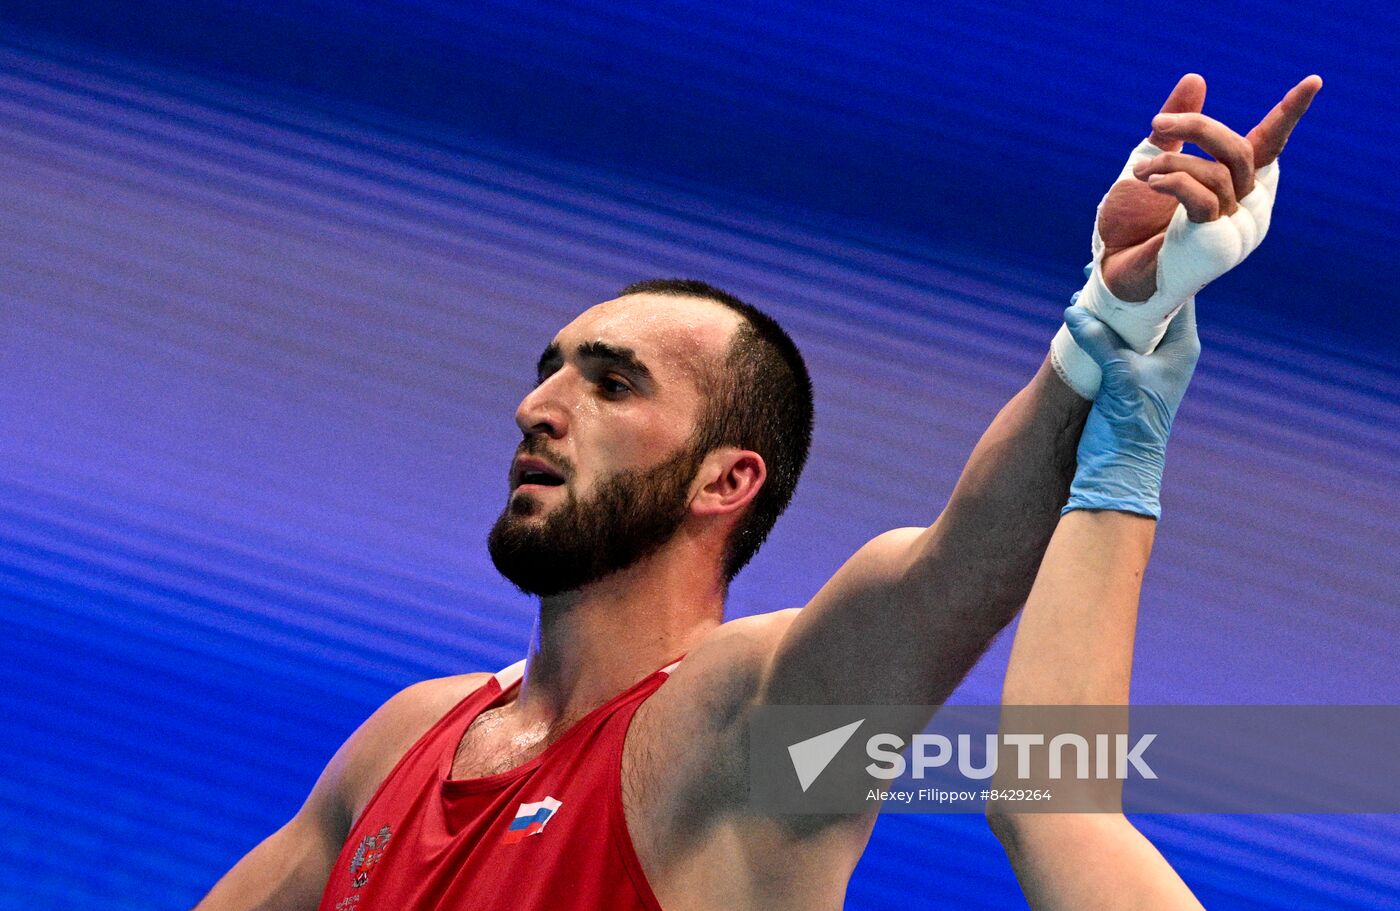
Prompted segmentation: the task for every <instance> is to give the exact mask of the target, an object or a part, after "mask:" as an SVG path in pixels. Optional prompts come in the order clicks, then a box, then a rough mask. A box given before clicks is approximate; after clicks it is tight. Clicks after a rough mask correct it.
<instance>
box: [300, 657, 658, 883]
mask: <svg viewBox="0 0 1400 911" xmlns="http://www.w3.org/2000/svg"><path fill="white" fill-rule="evenodd" d="M678 663H679V662H678ZM524 667H525V662H524V661H521V662H519V663H517V664H514V665H511V666H510V667H508V668H506V669H505V670H503V671H501V672H500V673H498V674H496V675H495V676H493V677H492V678H491V679H490V680H488V681H487V682H486V683H485V684H483V685H482V686H481V687H480V688H478V689H477V690H476V691H475V692H473V693H472V694H471V695H469V696H467V697H466V698H465V699H463V700H462V701H461V702H459V703H458V704H457V705H456V706H455V707H454V708H453V709H452V710H451V711H449V712H448V713H447V714H446V715H444V716H443V717H442V718H441V719H439V720H438V722H437V723H436V724H434V725H433V726H432V727H431V728H429V729H428V732H427V733H425V734H424V735H423V736H422V737H420V738H419V739H418V742H417V743H415V744H414V745H413V746H412V747H411V748H409V750H408V752H407V753H405V754H404V756H403V758H402V759H400V760H399V762H398V764H397V765H396V766H395V767H394V770H393V771H392V772H390V773H389V776H388V777H387V778H385V779H384V781H383V783H382V784H380V786H379V790H378V791H376V792H375V795H374V797H372V798H371V799H370V802H369V804H368V805H367V806H366V807H365V809H364V811H363V812H362V813H361V814H360V818H359V820H357V821H356V823H355V825H354V827H353V828H352V829H351V830H350V836H349V838H348V839H347V840H346V842H345V845H344V846H343V847H342V848H341V850H340V857H339V858H337V859H336V862H335V866H334V867H332V868H331V875H330V880H329V882H327V884H326V891H325V893H324V894H323V895H322V896H321V904H320V911H430V909H440V911H459V909H460V911H467V909H470V911H498V909H499V911H507V909H508V911H536V909H539V911H543V909H549V911H583V909H589V911H593V909H608V911H631V909H637V911H661V906H660V905H659V904H658V903H657V900H656V896H655V895H654V894H652V891H651V886H650V885H648V883H647V880H646V876H645V875H644V874H643V873H642V868H641V864H640V863H639V862H638V860H637V854H636V851H635V850H634V849H633V847H632V839H631V837H630V835H629V834H628V832H627V823H626V820H625V819H624V818H623V814H622V744H623V740H624V738H625V737H626V735H627V728H628V726H629V725H630V724H631V721H632V716H633V714H634V713H635V712H636V711H637V708H638V707H639V706H640V705H641V704H642V703H643V702H644V701H646V699H647V697H648V696H650V695H651V694H652V693H654V692H656V690H657V688H658V687H660V686H661V684H662V683H664V682H665V681H666V676H667V674H669V673H670V671H671V668H673V667H675V665H674V664H672V665H669V666H668V667H665V668H662V669H661V670H659V671H656V672H654V673H652V674H651V675H649V676H648V677H646V678H644V679H642V680H640V681H638V682H637V683H635V684H633V685H632V686H631V687H630V688H629V689H627V690H625V691H623V692H622V693H619V694H618V695H617V696H614V697H613V698H612V699H610V700H609V701H608V702H606V703H604V704H603V705H601V706H599V707H598V708H596V709H594V710H593V711H592V712H589V713H588V714H587V715H586V716H584V717H583V718H582V719H580V720H579V721H578V722H576V723H575V724H574V725H573V727H571V728H569V730H568V731H566V732H565V733H564V735H563V736H562V737H560V738H559V739H558V740H556V741H555V742H554V743H552V744H550V746H549V747H548V748H547V749H546V750H545V751H544V752H543V753H541V754H540V755H538V756H536V757H535V758H534V759H531V760H530V761H529V762H526V763H524V764H522V765H520V766H517V767H516V768H514V769H510V770H508V771H505V772H501V773H499V774H497V775H487V776H485V777H484V778H462V779H454V778H451V777H449V776H450V775H451V770H452V760H453V757H454V755H455V753H456V751H457V744H458V743H459V741H460V740H461V739H462V735H463V734H464V733H465V732H466V730H467V727H468V726H469V725H470V724H471V723H472V721H473V720H475V718H476V716H477V715H479V714H481V713H482V712H483V711H485V710H486V709H488V708H490V707H492V706H493V705H495V704H497V703H498V702H500V701H502V697H503V696H504V695H505V694H506V693H508V692H510V691H511V690H512V689H514V688H515V687H516V686H517V685H518V684H519V682H520V676H521V674H522V673H523V672H524Z"/></svg>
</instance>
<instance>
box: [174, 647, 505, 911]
mask: <svg viewBox="0 0 1400 911" xmlns="http://www.w3.org/2000/svg"><path fill="white" fill-rule="evenodd" d="M488 676H489V675H487V674H463V675H459V676H455V677H442V678H438V679H434V680H425V681H423V682H421V683H415V684H414V685H412V686H410V687H408V688H406V689H404V690H401V691H400V692H399V693H397V694H396V695H395V696H394V697H393V698H391V699H389V700H388V701H387V702H385V703H384V704H383V705H382V706H380V707H379V709H378V710H376V711H375V712H374V714H372V715H370V717H369V718H368V719H366V720H365V722H364V723H363V724H361V725H360V726H359V728H357V729H356V730H355V732H354V733H353V734H351V735H350V736H349V738H347V739H346V740H345V742H344V743H343V744H341V746H340V748H339V749H338V750H336V752H335V755H333V756H332V757H331V759H330V761H329V762H328V763H326V766H325V768H324V769H323V770H322V771H321V774H320V776H319V777H318V778H317V779H316V784H315V785H314V786H313V787H312V789H311V793H310V794H308V795H307V798H306V801H305V802H304V803H303V804H302V806H301V809H299V810H298V811H297V812H296V814H295V815H294V816H293V817H292V818H291V819H290V820H289V821H288V822H287V824H286V825H284V826H282V828H280V829H278V830H277V831H276V832H274V833H272V834H271V835H269V836H268V837H267V838H266V839H264V840H263V841H262V842H261V843H260V844H259V845H258V846H257V847H255V848H253V850H251V851H249V852H248V854H247V855H245V856H244V857H243V859H242V860H240V861H239V862H238V863H237V864H236V865H235V866H234V867H233V869H231V870H229V872H228V873H226V874H225V875H224V876H223V878H222V879H220V880H219V881H218V883H217V884H216V885H215V886H214V888H213V889H212V890H211V891H210V892H209V894H208V895H207V896H206V897H205V898H204V900H203V901H201V902H200V903H199V905H198V906H197V911H235V909H236V911H255V909H257V911H264V909H265V911H300V909H314V908H315V907H316V906H317V904H318V903H319V902H320V900H321V893H322V892H323V891H324V890H325V886H326V881H327V879H328V878H329V876H330V870H331V866H332V865H333V864H334V863H335V859H336V857H337V855H339V853H340V848H341V846H342V845H343V844H344V842H345V839H346V837H347V836H348V835H349V833H350V830H351V828H352V827H353V825H354V822H355V820H356V819H357V818H358V816H359V813H360V812H361V811H362V810H363V809H364V807H365V806H366V804H368V803H369V800H370V798H371V797H372V796H373V795H374V792H375V791H376V790H377V789H378V787H379V784H380V782H382V781H383V780H384V778H385V777H386V776H387V775H388V774H389V772H390V771H391V770H392V769H393V767H394V765H395V764H396V763H397V762H398V761H399V759H400V758H401V757H402V756H403V754H404V753H405V752H406V751H407V750H408V748H409V747H410V746H412V745H413V743H414V742H415V741H416V740H417V739H418V738H419V737H420V736H422V734H423V732H424V731H426V730H427V729H428V728H429V727H431V726H432V725H433V724H434V723H435V722H436V721H437V720H438V719H439V718H441V717H442V716H443V715H444V714H445V713H446V712H447V711H448V710H450V709H451V708H452V706H454V705H456V704H457V702H459V701H460V700H461V699H462V698H464V697H465V696H466V695H468V694H469V693H470V692H471V691H472V690H474V689H476V688H477V687H478V686H480V685H481V684H482V683H484V682H485V681H486V678H487V677H488Z"/></svg>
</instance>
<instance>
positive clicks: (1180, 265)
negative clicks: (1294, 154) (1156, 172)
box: [1050, 140, 1278, 399]
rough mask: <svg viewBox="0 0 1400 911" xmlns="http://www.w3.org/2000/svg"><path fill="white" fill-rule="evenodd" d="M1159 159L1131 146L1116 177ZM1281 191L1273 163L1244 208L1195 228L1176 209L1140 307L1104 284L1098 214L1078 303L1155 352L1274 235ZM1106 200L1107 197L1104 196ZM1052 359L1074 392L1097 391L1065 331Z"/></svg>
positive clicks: (1087, 364) (1093, 375)
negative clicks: (1193, 304) (1212, 287)
mask: <svg viewBox="0 0 1400 911" xmlns="http://www.w3.org/2000/svg"><path fill="white" fill-rule="evenodd" d="M1160 154H1162V150H1161V149H1159V148H1157V147H1156V146H1154V145H1153V144H1152V143H1150V142H1148V141H1147V140H1143V141H1142V142H1141V143H1140V144H1139V145H1138V147H1137V148H1136V149H1133V154H1132V155H1130V156H1129V157H1128V163H1127V164H1126V165H1124V166H1123V170H1122V172H1121V173H1120V174H1119V175H1118V180H1137V177H1135V176H1134V175H1133V168H1134V167H1135V166H1136V165H1137V164H1138V162H1140V161H1148V160H1150V159H1152V158H1156V157H1157V156H1158V155H1160ZM1115 182H1116V181H1115ZM1277 192H1278V162H1273V163H1271V164H1268V165H1265V166H1264V167H1262V168H1259V169H1258V170H1257V171H1255V172H1254V189H1253V190H1251V191H1250V192H1249V193H1248V195H1246V196H1245V197H1244V199H1241V200H1240V206H1239V209H1237V210H1236V211H1235V213H1234V214H1233V215H1230V216H1229V217H1221V218H1217V219H1216V220H1215V221H1207V222H1201V223H1200V224H1197V223H1195V222H1192V221H1191V220H1190V219H1189V218H1187V217H1186V207H1185V206H1182V205H1177V207H1176V211H1175V212H1174V213H1172V219H1171V222H1170V223H1168V225H1167V236H1166V239H1165V241H1164V242H1163V243H1162V250H1161V252H1160V253H1159V254H1158V256H1157V290H1156V291H1155V292H1154V293H1153V295H1152V296H1151V297H1149V298H1148V299H1147V300H1145V301H1139V302H1132V301H1125V300H1119V299H1118V298H1116V297H1114V296H1113V295H1112V294H1111V293H1109V290H1108V287H1107V286H1106V285H1105V284H1104V281H1103V271H1102V268H1103V256H1104V251H1105V248H1104V242H1103V237H1102V236H1100V234H1099V219H1098V213H1096V214H1095V216H1094V237H1093V253H1094V260H1093V263H1092V264H1091V266H1090V271H1089V276H1088V282H1087V284H1085V285H1084V289H1083V290H1082V291H1081V292H1080V293H1079V297H1078V300H1077V301H1076V303H1077V304H1078V305H1079V306H1081V307H1083V308H1084V309H1086V310H1088V311H1089V312H1090V313H1093V314H1094V315H1095V316H1097V317H1098V318H1099V319H1101V320H1103V321H1104V322H1105V323H1108V325H1110V326H1112V327H1113V329H1114V331H1116V332H1117V333H1118V334H1119V335H1121V336H1122V337H1123V340H1124V341H1125V342H1127V343H1128V344H1129V345H1131V346H1132V347H1133V350H1135V351H1138V352H1139V353H1142V354H1146V353H1148V352H1150V351H1152V350H1153V349H1154V348H1156V347H1157V343H1158V342H1160V341H1161V340H1162V336H1163V335H1164V334H1166V331H1167V324H1168V323H1170V322H1171V320H1172V317H1173V316H1176V313H1177V311H1178V310H1180V309H1181V308H1182V307H1183V306H1185V304H1186V302H1187V301H1188V300H1190V299H1191V298H1192V297H1194V296H1195V295H1196V292H1198V291H1200V290H1201V289H1202V288H1204V287H1205V286H1206V285H1208V284H1210V283H1211V282H1212V281H1214V280H1215V279H1217V278H1219V277H1220V276H1222V275H1224V274H1225V273H1226V272H1229V271H1230V270H1231V269H1233V268H1234V267H1235V266H1238V265H1239V264H1240V263H1241V262H1243V261H1244V259H1245V257H1247V256H1248V255H1249V254H1251V253H1253V252H1254V251H1255V249H1257V248H1258V246H1259V244H1260V243H1262V242H1263V240H1264V235H1265V234H1267V233H1268V231H1269V220H1270V217H1271V215H1272V212H1273V207H1274V197H1275V195H1276V194H1277ZM1107 198H1108V196H1107V194H1105V196H1104V199H1107ZM1102 211H1103V202H1102V201H1100V203H1099V209H1098V212H1102ZM1050 357H1051V361H1052V362H1053V363H1054V365H1055V370H1056V371H1058V372H1059V374H1060V377H1061V378H1062V379H1064V381H1065V382H1066V383H1068V384H1069V385H1070V387H1071V388H1073V389H1074V391H1075V392H1078V393H1079V394H1080V395H1082V396H1083V397H1084V398H1086V399H1092V398H1093V397H1094V396H1095V395H1096V394H1098V391H1099V378H1100V374H1099V366H1098V364H1095V363H1094V361H1093V360H1092V359H1091V358H1090V357H1089V355H1087V354H1085V353H1084V352H1083V351H1081V350H1080V348H1079V346H1078V345H1076V344H1075V343H1074V338H1073V336H1071V335H1070V334H1069V329H1067V328H1066V327H1064V326H1061V327H1060V331H1059V332H1057V333H1055V338H1054V341H1052V342H1051V343H1050Z"/></svg>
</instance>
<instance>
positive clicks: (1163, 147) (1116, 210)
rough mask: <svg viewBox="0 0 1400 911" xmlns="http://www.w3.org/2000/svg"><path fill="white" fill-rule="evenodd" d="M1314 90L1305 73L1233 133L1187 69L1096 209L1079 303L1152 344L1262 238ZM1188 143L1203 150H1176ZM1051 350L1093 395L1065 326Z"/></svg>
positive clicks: (1144, 347)
mask: <svg viewBox="0 0 1400 911" xmlns="http://www.w3.org/2000/svg"><path fill="white" fill-rule="evenodd" d="M1321 88H1322V80H1321V79H1320V78H1319V77H1317V76H1309V77H1308V78H1307V79H1304V80H1303V81H1302V82H1300V83H1298V84H1297V85H1296V86H1294V87H1293V88H1292V89H1291V90H1290V91H1289V92H1288V94H1287V95H1285V96H1284V98H1283V100H1282V101H1280V102H1279V103H1278V104H1277V105H1276V106H1275V107H1274V109H1273V110H1272V111H1270V112H1269V115H1268V116H1267V117H1265V118H1264V119H1263V120H1262V121H1260V122H1259V125H1258V126H1256V127H1255V128H1254V129H1253V130H1250V132H1249V134H1248V135H1247V136H1241V135H1239V134H1238V133H1235V132H1234V131H1232V130H1231V129H1230V128H1229V127H1227V126H1225V125H1224V124H1222V123H1220V122H1219V121H1217V120H1212V119H1211V118H1209V117H1207V116H1205V115H1204V114H1202V113H1201V106H1202V105H1203V104H1204V103H1205V97H1206V84H1205V80H1204V79H1202V78H1201V77H1200V76H1197V75H1196V74H1194V73H1188V74H1187V75H1186V76H1183V77H1182V78H1181V80H1180V81H1179V82H1178V83H1177V84H1176V88H1174V89H1173V90H1172V93H1171V95H1170V96H1168V97H1167V102H1166V104H1165V105H1163V106H1162V113H1160V114H1158V115H1157V116H1156V117H1155V118H1154V119H1153V121H1152V134H1151V135H1150V136H1149V137H1148V138H1147V139H1145V140H1143V141H1142V142H1141V143H1140V144H1139V145H1138V147H1137V148H1136V149H1134V150H1133V152H1132V155H1131V156H1129V158H1128V163H1127V165H1125V166H1124V168H1123V170H1122V172H1121V173H1120V174H1119V175H1118V179H1117V180H1116V181H1115V182H1114V183H1113V186H1112V187H1111V188H1110V189H1109V192H1108V194H1107V195H1106V196H1105V197H1104V199H1103V202H1102V203H1100V204H1099V210H1098V214H1097V217H1096V219H1095V222H1094V235H1093V261H1092V262H1091V263H1090V265H1089V268H1088V269H1087V270H1086V276H1087V278H1088V282H1087V283H1086V284H1085V286H1084V289H1083V290H1082V291H1081V292H1080V293H1079V294H1078V295H1077V296H1076V301H1077V303H1078V305H1079V306H1080V307H1083V308H1084V309H1085V310H1087V311H1089V312H1090V313H1092V314H1093V315H1094V316H1095V317H1097V318H1098V319H1100V320H1102V321H1103V322H1105V323H1107V324H1108V325H1109V326H1110V327H1112V328H1113V330H1114V331H1115V332H1117V333H1118V335H1119V336H1121V337H1122V338H1123V340H1124V341H1126V342H1127V343H1128V345H1129V346H1130V347H1131V348H1132V349H1133V350H1134V351H1137V352H1138V353H1140V354H1142V353H1146V352H1149V351H1151V350H1152V349H1153V348H1154V347H1155V346H1156V345H1157V343H1158V342H1159V341H1160V340H1161V338H1162V335H1163V333H1165V332H1166V330H1167V324H1168V323H1169V322H1170V320H1171V318H1172V316H1173V315H1174V314H1175V313H1176V312H1177V311H1178V310H1180V309H1181V307H1182V306H1183V305H1184V304H1185V303H1186V302H1187V301H1189V300H1192V299H1193V298H1194V297H1195V295H1196V293H1197V292H1198V291H1200V290H1201V288H1203V287H1205V286H1206V285H1207V284H1209V283H1210V282H1212V281H1214V280H1215V279H1216V278H1219V277H1220V276H1221V275H1224V274H1225V273H1226V272H1228V271H1230V270H1231V269H1233V268H1234V267H1235V266H1237V265H1239V264H1240V263H1241V262H1243V261H1244V259H1245V257H1247V256H1248V255H1249V254H1250V253H1252V252H1253V251H1254V250H1255V248H1257V247H1258V246H1259V244H1260V242H1261V241H1263V239H1264V235H1265V234H1266V233H1267V232H1268V230H1269V223H1270V220H1271V218H1272V213H1273V204H1274V196H1275V194H1276V191H1277V188H1278V162H1277V158H1278V155H1279V152H1281V151H1282V150H1283V146H1284V143H1286V142H1287V141H1288V136H1289V134H1290V133H1291V132H1292V131H1293V128H1294V127H1295V126H1297V124H1298V121H1299V120H1300V119H1301V118H1302V116H1303V114H1304V112H1306V111H1307V109H1308V105H1310V104H1311V103H1312V100H1313V97H1314V96H1315V95H1316V94H1317V92H1318V90H1319V89H1321ZM1187 142H1191V143H1194V144H1195V145H1197V146H1198V147H1200V148H1201V149H1203V150H1204V151H1205V152H1206V153H1207V154H1208V155H1210V156H1211V157H1209V158H1203V157H1200V156H1197V155H1187V154H1185V153H1183V152H1182V151H1181V149H1182V146H1183V145H1184V144H1185V143H1187ZM1050 357H1051V361H1052V363H1053V364H1054V366H1055V370H1056V372H1057V373H1059V375H1060V377H1061V378H1062V379H1063V380H1064V381H1065V382H1066V383H1067V384H1068V385H1069V386H1070V388H1072V389H1074V391H1075V392H1077V393H1079V394H1080V395H1081V396H1083V397H1084V398H1086V399H1092V398H1094V396H1095V394H1096V393H1097V392H1098V388H1099V381H1100V378H1101V373H1100V370H1099V367H1098V365H1097V364H1095V363H1094V361H1093V359H1092V358H1090V357H1089V356H1088V355H1087V354H1085V352H1084V351H1083V350H1082V349H1081V348H1080V346H1078V345H1077V344H1075V340H1074V338H1073V337H1072V336H1071V334H1070V332H1069V329H1068V327H1061V329H1060V331H1059V333H1058V334H1056V336H1055V339H1054V341H1053V342H1051V345H1050Z"/></svg>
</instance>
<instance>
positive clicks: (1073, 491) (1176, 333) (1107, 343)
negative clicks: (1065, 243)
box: [1063, 299, 1201, 519]
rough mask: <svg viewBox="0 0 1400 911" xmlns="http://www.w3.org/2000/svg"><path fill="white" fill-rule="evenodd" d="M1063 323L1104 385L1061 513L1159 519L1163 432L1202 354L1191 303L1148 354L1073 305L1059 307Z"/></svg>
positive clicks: (1081, 440)
mask: <svg viewBox="0 0 1400 911" xmlns="http://www.w3.org/2000/svg"><path fill="white" fill-rule="evenodd" d="M1065 325H1066V326H1068V327H1069V331H1070V334H1071V335H1073V336H1074V340H1075V342H1076V343H1077V344H1078V345H1079V347H1080V348H1082V349H1083V350H1084V351H1085V353H1087V354H1088V355H1089V356H1090V357H1092V358H1093V359H1094V362H1095V363H1097V364H1098V365H1099V368H1100V369H1101V370H1103V382H1102V383H1101V384H1100V386H1099V392H1098V395H1097V396H1096V397H1095V398H1094V407H1093V409H1092V410H1091V411H1090V412H1089V420H1088V422H1087V423H1086V424H1085V425H1084V433H1083V435H1082V436H1081V437H1080V438H1079V467H1078V469H1077V470H1076V471H1075V474H1074V483H1073V484H1072V485H1071V486H1070V491H1069V503H1068V504H1067V505H1066V506H1065V508H1064V510H1063V512H1069V511H1070V510H1071V509H1113V510H1117V511H1119V512H1132V513H1137V514H1138V515H1143V516H1151V517H1152V518H1154V519H1156V518H1160V516H1161V514H1162V506H1161V503H1160V501H1159V497H1160V495H1161V491H1162V468H1163V466H1164V465H1165V464H1166V459H1167V436H1168V435H1169V434H1170V433H1171V429H1172V419H1173V418H1174V417H1176V408H1177V406H1178V405H1180V404H1181V397H1182V396H1183V395H1185V394H1186V386H1187V384H1189V383H1190V382H1191V374H1192V373H1193V372H1194V371H1195V369H1196V358H1197V357H1199V356H1200V353H1201V342H1200V339H1199V338H1198V337H1197V336H1196V302H1195V300H1194V299H1193V300H1190V301H1188V302H1187V303H1186V305H1185V306H1184V307H1182V308H1181V311H1180V312H1179V313H1177V315H1176V316H1175V317H1174V318H1173V319H1172V321H1171V325H1170V326H1168V327H1167V334H1166V335H1165V336H1163V337H1162V342H1161V344H1159V345H1158V346H1157V350H1156V351H1153V352H1152V353H1151V354H1138V353H1137V352H1136V351H1134V350H1133V349H1132V348H1131V347H1130V346H1129V345H1128V344H1127V342H1125V341H1123V339H1122V338H1120V337H1119V336H1118V333H1116V332H1114V331H1113V330H1112V329H1111V328H1109V326H1108V324H1106V323H1103V322H1100V321H1099V320H1098V319H1096V318H1095V317H1094V316H1093V314H1091V313H1089V311H1088V310H1084V309H1082V308H1080V307H1070V308H1069V309H1068V310H1066V311H1065Z"/></svg>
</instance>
